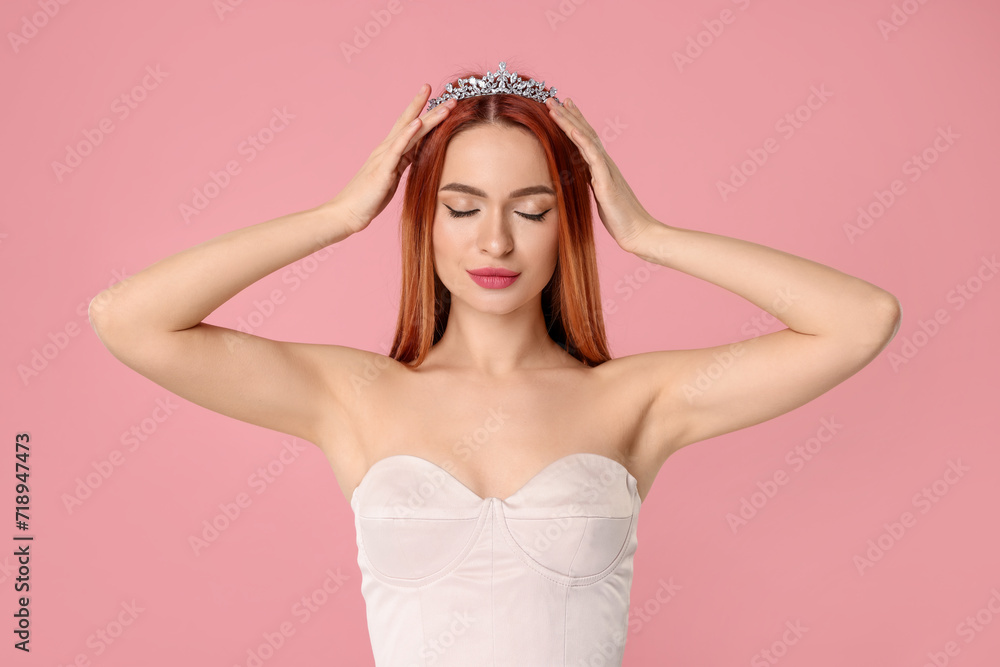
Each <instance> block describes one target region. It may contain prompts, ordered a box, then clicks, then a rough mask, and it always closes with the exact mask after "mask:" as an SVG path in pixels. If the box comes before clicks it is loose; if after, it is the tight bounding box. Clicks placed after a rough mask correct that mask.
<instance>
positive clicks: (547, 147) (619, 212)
mask: <svg viewBox="0 0 1000 667" xmlns="http://www.w3.org/2000/svg"><path fill="white" fill-rule="evenodd" d="M503 69H504V63H501V65H500V70H499V71H498V72H497V73H496V74H491V73H487V74H486V75H485V76H480V75H479V74H478V73H476V74H475V76H476V79H478V84H477V82H471V83H472V84H473V85H472V86H469V87H468V88H466V87H465V84H466V83H467V81H466V80H464V79H459V84H460V85H461V88H460V89H459V91H465V92H468V91H470V90H473V91H474V92H476V94H474V95H471V96H466V95H465V94H464V93H463V92H456V93H455V94H453V95H450V94H445V95H443V96H442V98H438V99H437V100H435V101H433V102H432V103H431V104H430V107H432V109H431V110H429V111H428V112H426V113H423V114H420V111H421V109H422V107H423V106H424V104H425V103H426V102H427V99H428V95H429V92H430V90H429V87H428V86H426V85H424V86H421V88H420V90H419V92H418V93H417V95H416V96H415V97H414V98H413V100H412V101H411V102H410V103H409V104H408V105H407V107H406V108H405V109H404V110H403V113H402V114H401V115H400V116H399V118H398V119H397V120H396V122H395V124H394V125H393V127H392V129H391V130H390V131H389V134H388V136H387V137H386V138H385V140H384V141H382V143H381V144H379V145H378V146H377V147H376V148H375V150H374V151H373V152H372V154H371V156H370V157H369V158H368V160H367V161H366V162H365V164H364V165H363V166H362V167H361V169H360V171H359V172H358V173H357V174H356V175H355V177H354V178H353V179H352V180H351V181H350V182H349V183H348V185H347V186H346V187H345V188H344V189H343V190H342V191H341V192H340V193H338V194H337V195H336V196H335V197H333V198H332V199H330V200H328V201H327V202H325V203H323V204H321V205H319V206H317V207H316V208H312V209H309V210H305V211H301V212H298V213H293V214H290V215H287V216H284V217H281V218H277V219H274V220H271V221H268V222H263V223H260V224H256V225H252V226H250V227H246V228H244V229H239V230H235V231H231V232H229V233H226V234H223V235H221V236H219V237H217V238H214V239H211V240H209V241H206V242H204V243H201V244H200V245H197V246H195V247H193V248H190V249H188V250H185V251H183V252H180V253H177V254H175V255H172V256H170V257H167V258H165V259H163V260H161V261H159V262H157V263H156V264H154V265H152V266H150V267H148V268H147V269H145V270H144V271H142V272H140V273H138V274H136V275H134V276H132V277H131V278H129V279H127V280H126V281H124V283H122V284H121V285H118V286H116V287H115V288H113V289H112V290H109V291H107V292H105V293H102V294H100V295H98V296H97V297H95V299H94V301H93V302H92V303H91V313H90V316H91V322H92V324H93V326H94V329H95V331H96V332H97V334H98V335H99V336H100V338H101V340H102V342H103V343H104V344H105V345H106V346H107V347H108V349H109V350H110V351H111V352H112V353H113V354H114V355H115V356H116V357H117V358H118V359H120V360H121V361H122V362H123V363H125V364H127V365H128V366H130V367H131V368H133V369H135V370H136V371H137V372H139V373H141V374H143V375H144V376H146V377H148V378H150V379H151V380H153V381H154V382H156V383H158V384H160V385H162V386H163V387H165V388H167V389H168V390H170V391H172V392H174V393H176V394H178V395H179V396H182V397H184V398H186V399H188V400H190V401H192V402H195V403H198V404H199V405H202V406H204V407H206V408H208V409H210V410H214V411H216V412H220V413H222V414H225V415H229V416H231V417H234V418H236V419H240V420H242V421H246V422H250V423H253V424H257V425H260V426H263V427H265V428H269V429H274V430H277V431H281V432H284V433H289V434H292V435H294V436H298V437H300V438H303V439H306V440H308V441H310V442H313V443H315V444H316V445H317V446H319V447H320V448H321V449H322V451H323V452H324V453H325V455H326V456H327V457H328V459H329V461H330V464H331V465H332V467H333V469H334V472H335V474H336V477H337V480H338V482H339V484H340V486H341V488H342V491H343V493H344V496H345V497H346V498H347V499H348V501H349V502H350V504H351V507H352V509H353V510H354V513H355V517H356V521H355V526H356V535H357V546H358V564H359V566H360V568H361V571H362V575H363V578H362V584H361V586H362V592H363V594H364V597H365V601H366V607H367V614H368V622H369V632H370V635H371V640H372V647H373V652H374V656H375V662H376V664H377V665H379V667H385V666H390V665H392V666H396V665H431V664H434V665H466V666H467V665H487V664H489V665H496V666H499V665H518V666H520V667H524V666H528V665H584V664H586V665H590V664H604V665H612V664H614V665H619V664H621V659H622V654H623V652H624V645H625V634H626V631H627V616H628V606H629V591H630V587H631V582H632V558H633V555H634V552H635V549H636V546H637V539H636V521H637V518H638V511H639V507H640V505H641V502H642V500H644V499H645V497H646V494H647V493H648V492H649V490H650V487H651V486H652V484H653V480H654V479H655V477H656V475H657V473H658V471H659V470H660V468H661V466H662V465H663V463H664V461H665V460H666V459H667V458H668V457H669V456H670V455H671V454H672V453H673V452H675V451H677V450H678V449H680V448H682V447H685V446H687V445H690V444H692V443H695V442H698V441H701V440H705V439H707V438H711V437H713V436H717V435H720V434H723V433H727V432H730V431H734V430H736V429H740V428H745V427H747V426H751V425H754V424H758V423H760V422H763V421H765V420H768V419H771V418H773V417H776V416H778V415H781V414H783V413H786V412H788V411H790V410H792V409H794V408H796V407H798V406H801V405H803V404H804V403H806V402H808V401H810V400H812V399H814V398H816V397H817V396H819V395H821V394H823V393H824V392H826V391H828V390H829V389H831V388H832V387H834V386H836V385H837V384H839V383H840V382H843V381H844V380H846V379H847V378H848V377H850V376H851V375H853V374H854V373H856V372H857V371H859V370H860V369H861V368H863V367H864V366H865V365H866V364H868V363H869V362H871V361H872V359H874V358H875V356H876V355H878V353H879V352H880V351H881V350H882V349H883V348H884V347H885V346H886V345H887V344H888V342H889V341H890V340H891V339H892V337H893V336H894V335H895V332H896V330H897V328H898V324H899V318H900V306H899V303H898V301H897V300H896V298H895V297H893V295H892V294H890V293H888V292H886V291H885V290H883V289H880V288H878V287H876V286H875V285H872V284H870V283H868V282H866V281H864V280H861V279H859V278H855V277H852V276H849V275H846V274H844V273H841V272H840V271H838V270H836V269H833V268H830V267H827V266H824V265H822V264H818V263H816V262H813V261H810V260H807V259H803V258H801V257H796V256H794V255H791V254H788V253H785V252H782V251H779V250H774V249H771V248H768V247H765V246H762V245H758V244H755V243H751V242H748V241H743V240H739V239H735V238H728V237H725V236H719V235H715V234H710V233H706V232H701V231H694V230H690V229H684V228H683V227H680V226H673V225H666V224H664V223H662V222H660V221H658V220H656V219H654V217H653V216H651V215H650V214H649V213H648V212H647V211H646V210H645V209H644V208H643V207H642V206H641V205H640V203H639V202H638V201H637V199H636V197H635V195H634V193H633V192H632V190H631V189H630V188H629V187H628V185H627V183H626V182H625V180H624V178H623V177H622V174H621V172H620V171H619V170H618V168H617V167H616V166H615V164H614V162H612V160H611V158H610V157H609V156H608V154H607V153H606V152H605V150H604V148H603V147H602V145H601V142H600V141H599V139H598V137H597V134H596V132H595V131H594V129H593V128H592V127H591V125H590V124H589V123H588V122H587V120H586V119H585V118H584V116H583V114H582V112H581V111H580V109H579V108H578V107H577V106H576V105H574V104H573V103H572V102H571V101H570V100H568V99H567V100H566V104H565V105H562V104H560V103H559V101H558V99H557V98H555V97H553V95H554V92H555V91H554V90H551V91H541V92H539V90H538V88H540V84H535V86H536V87H537V88H535V87H532V86H528V87H524V86H521V87H519V88H517V89H516V90H512V89H511V88H510V87H509V86H505V85H504V82H505V81H508V82H509V81H511V80H514V78H513V77H512V76H511V75H508V74H507V73H506V72H504V71H503ZM516 80H517V81H523V78H517V79H516ZM483 83H486V84H487V85H486V86H485V87H483V85H482V84H483ZM477 85H478V88H476V86H477ZM438 102H441V103H440V104H438ZM407 167H409V168H410V173H409V176H408V179H407V185H406V190H405V196H404V206H403V216H402V232H403V239H402V240H403V280H402V283H403V284H402V299H401V304H400V312H399V320H398V324H397V330H396V338H395V341H394V344H393V347H392V350H391V352H390V354H389V355H388V356H385V355H381V354H377V353H374V352H368V351H365V350H358V349H352V348H348V347H344V346H339V345H332V344H330V345H316V344H303V343H290V342H281V341H274V340H268V339H266V338H262V337H259V336H253V335H249V334H245V333H241V332H237V331H233V330H229V329H226V328H223V327H218V326H213V325H210V324H206V323H204V322H203V321H202V320H204V319H205V317H206V316H208V315H209V314H210V313H211V312H212V311H214V310H215V309H216V308H218V307H219V306H220V305H221V304H223V303H224V302H226V301H227V300H228V299H230V298H231V297H233V296H234V295H235V294H237V293H238V292H240V291H241V290H243V289H244V288H246V287H247V286H248V285H251V284H253V283H254V282H256V281H257V280H260V279H261V278H263V277H264V276H266V275H268V274H270V273H272V272H273V271H275V270H277V269H280V268H281V267H284V266H286V265H287V264H290V263H292V262H294V261H296V260H299V259H301V258H303V257H305V256H307V255H309V254H311V253H313V252H315V251H317V250H319V249H321V248H323V247H326V246H328V245H330V244H333V243H340V242H343V241H344V240H345V239H347V238H348V237H350V236H351V235H353V234H357V233H360V232H362V231H363V230H364V229H365V228H366V227H367V226H368V224H369V223H370V222H371V221H372V220H373V219H374V218H375V217H376V216H378V215H379V213H380V212H381V211H382V210H383V209H384V208H385V207H386V205H387V204H388V203H389V201H391V199H392V197H393V195H394V194H395V191H396V188H397V185H398V183H399V179H400V177H401V175H402V173H403V172H404V171H405V170H406V169H407ZM591 191H592V192H593V195H594V197H595V198H596V200H597V208H598V212H599V214H600V218H601V222H602V223H603V225H604V227H605V229H606V230H607V232H608V233H609V234H610V235H611V237H612V238H613V239H614V240H615V241H616V242H617V243H618V245H619V246H620V247H621V248H622V249H623V250H624V251H626V252H631V253H633V254H635V255H637V256H638V257H641V258H642V259H644V260H646V261H649V262H655V263H657V264H660V265H662V266H665V267H669V268H671V269H674V270H677V271H683V272H684V273H687V274H689V275H692V276H695V277H697V278H701V279H703V280H707V281H709V282H711V283H714V284H715V285H718V286H719V287H722V288H725V289H727V290H730V291H732V292H734V293H736V294H739V295H740V296H742V297H744V298H745V299H747V300H748V301H750V302H751V303H753V304H755V305H756V306H758V307H760V308H762V309H764V310H766V311H768V312H770V313H771V314H773V315H774V316H775V317H778V318H779V319H780V320H781V321H782V322H783V323H784V324H785V325H786V326H787V328H786V329H783V330H781V331H777V332H774V333H770V334H766V335H762V336H758V337H756V338H752V339H749V340H747V341H743V342H738V343H734V344H732V345H720V346H715V347H706V348H701V349H687V350H664V351H652V352H646V353H642V354H635V355H631V356H626V357H620V358H616V359H612V358H611V357H610V354H609V353H608V346H607V342H606V340H605V335H604V327H603V320H602V315H601V301H600V293H599V288H598V280H597V271H596V262H595V253H594V238H593V231H592V230H593V228H592V220H591V214H590V193H591ZM722 359H725V360H726V363H721V362H720V360H722Z"/></svg>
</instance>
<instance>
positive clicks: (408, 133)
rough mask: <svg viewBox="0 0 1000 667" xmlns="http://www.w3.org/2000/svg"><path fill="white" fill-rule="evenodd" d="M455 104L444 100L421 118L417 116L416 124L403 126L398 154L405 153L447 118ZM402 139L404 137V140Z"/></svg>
mask: <svg viewBox="0 0 1000 667" xmlns="http://www.w3.org/2000/svg"><path fill="white" fill-rule="evenodd" d="M456 104H457V102H456V101H455V100H446V101H445V102H443V103H441V104H439V105H437V106H436V107H434V108H433V109H432V110H430V111H428V112H427V113H425V114H423V115H422V116H418V120H419V122H418V123H415V124H411V125H407V126H405V127H404V128H403V129H402V131H401V132H400V135H399V136H400V141H402V142H403V146H402V148H401V149H400V152H401V153H406V152H407V151H409V150H410V149H411V148H412V147H413V146H414V145H415V144H416V143H417V141H419V140H420V138H421V137H423V136H424V135H425V134H427V133H428V132H430V131H431V130H432V129H434V128H435V127H436V126H437V125H439V124H440V123H441V121H443V120H444V119H445V118H447V117H448V113H449V112H450V111H451V109H453V108H454V107H455V105H456ZM403 137H405V140H404V139H403Z"/></svg>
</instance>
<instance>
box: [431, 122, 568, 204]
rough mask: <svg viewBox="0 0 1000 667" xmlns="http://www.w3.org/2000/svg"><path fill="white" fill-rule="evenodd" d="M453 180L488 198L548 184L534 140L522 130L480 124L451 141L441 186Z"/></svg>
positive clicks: (542, 156)
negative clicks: (523, 187) (524, 187)
mask: <svg viewBox="0 0 1000 667" xmlns="http://www.w3.org/2000/svg"><path fill="white" fill-rule="evenodd" d="M455 181H458V182H461V183H464V184H468V185H472V186H475V188H477V189H479V190H481V191H485V192H486V193H487V196H490V197H498V196H501V193H507V192H508V191H510V190H513V189H516V188H518V187H522V186H530V185H538V184H546V185H550V186H551V184H552V178H551V177H550V176H549V168H548V163H547V162H546V160H545V151H544V150H543V149H542V145H541V144H540V143H539V141H538V139H537V138H536V137H535V136H534V135H532V134H531V133H530V132H528V131H527V130H526V129H524V128H519V127H507V126H498V125H480V126H477V127H474V128H471V129H469V130H464V131H462V132H460V133H458V134H457V135H455V136H454V137H453V138H452V139H451V141H450V142H449V143H448V148H447V151H446V152H445V159H444V165H443V170H442V173H441V183H442V185H443V184H447V183H452V182H455Z"/></svg>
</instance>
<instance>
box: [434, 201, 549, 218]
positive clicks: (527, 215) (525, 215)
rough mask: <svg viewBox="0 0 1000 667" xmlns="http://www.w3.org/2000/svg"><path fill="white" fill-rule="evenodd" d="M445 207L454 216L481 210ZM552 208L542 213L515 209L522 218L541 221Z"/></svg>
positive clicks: (466, 215) (461, 216)
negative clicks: (461, 209) (522, 211)
mask: <svg viewBox="0 0 1000 667" xmlns="http://www.w3.org/2000/svg"><path fill="white" fill-rule="evenodd" d="M444 207H445V208H446V209H448V215H450V216H451V217H453V218H467V217H469V216H470V215H472V214H473V213H475V212H476V211H478V210H479V209H478V208H474V209H472V210H471V211H456V210H455V209H453V208H452V207H450V206H448V205H447V204H445V205H444ZM551 210H552V209H551V208H550V209H546V210H545V211H542V212H541V213H521V212H520V211H514V212H515V213H517V214H518V215H519V216H521V217H522V218H527V219H528V220H534V221H535V222H541V221H542V220H544V219H545V214H546V213H548V212H549V211H551Z"/></svg>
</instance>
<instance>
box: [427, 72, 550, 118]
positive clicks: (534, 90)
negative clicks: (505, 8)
mask: <svg viewBox="0 0 1000 667" xmlns="http://www.w3.org/2000/svg"><path fill="white" fill-rule="evenodd" d="M466 84H469V85H466ZM446 88H447V91H448V92H446V93H444V94H443V95H441V97H435V98H434V99H433V100H431V101H430V103H429V104H428V105H427V110H428V111H430V110H431V109H433V108H434V107H436V106H437V105H439V104H441V103H442V102H444V101H445V100H451V99H454V100H464V99H465V98H466V97H478V96H479V95H503V94H508V95H520V96H521V97H527V98H528V99H529V100H535V101H536V102H542V103H544V102H545V100H547V99H548V98H550V97H551V98H552V99H554V100H555V101H556V102H559V98H558V97H556V89H555V88H549V89H548V90H545V89H544V88H545V82H544V81H542V82H538V81H535V80H534V79H531V80H530V81H525V80H524V79H522V78H521V77H519V76H518V75H517V72H508V71H507V63H506V62H501V63H500V67H499V69H497V71H496V73H493V74H491V73H490V71H489V70H487V71H486V76H484V77H482V78H480V79H477V78H476V77H474V76H470V77H469V78H468V79H459V80H458V88H453V87H452V85H451V84H450V83H449V84H448V85H447V86H446ZM559 104H562V102H559Z"/></svg>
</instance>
